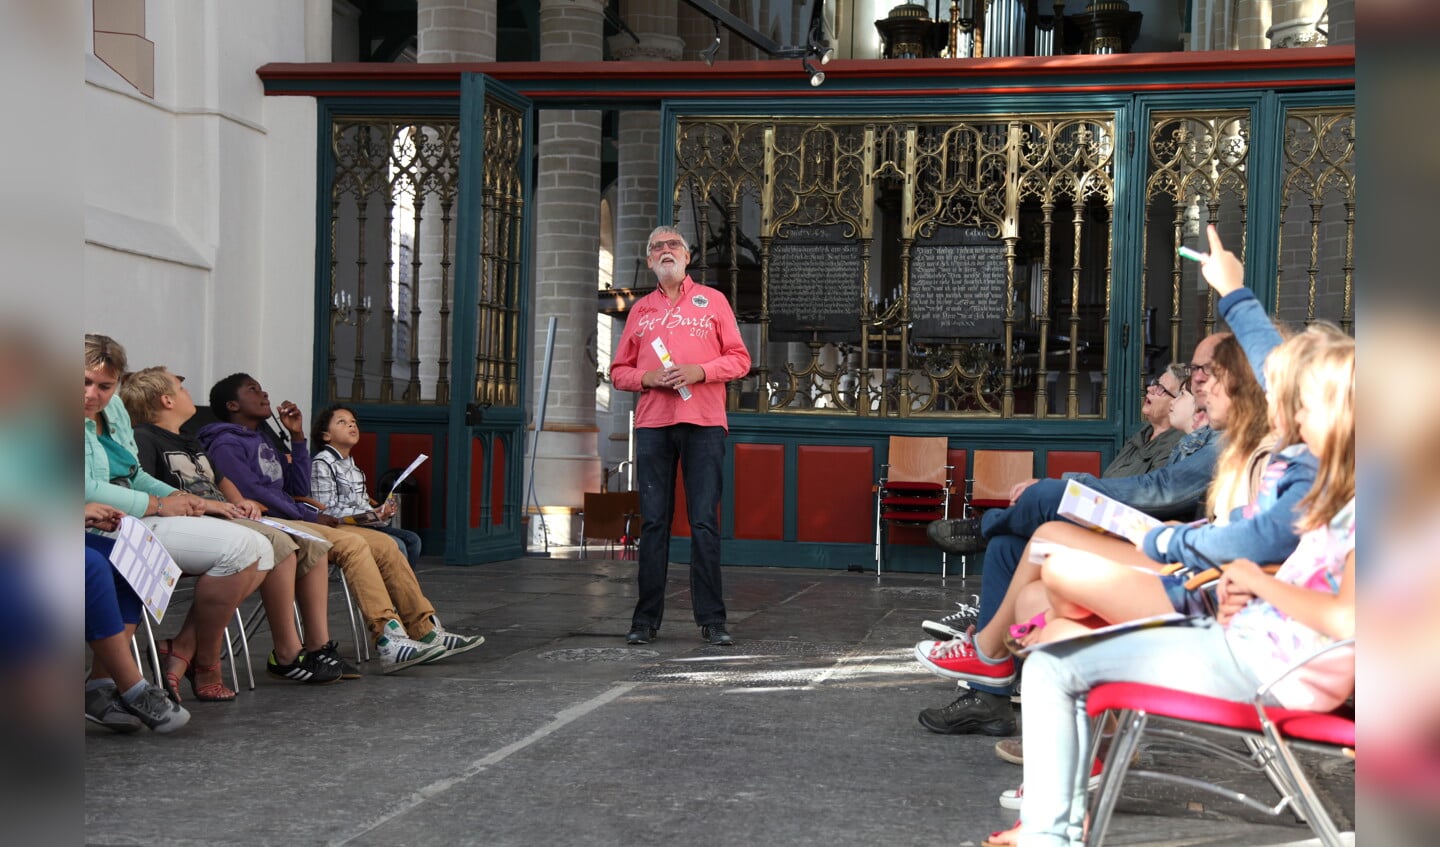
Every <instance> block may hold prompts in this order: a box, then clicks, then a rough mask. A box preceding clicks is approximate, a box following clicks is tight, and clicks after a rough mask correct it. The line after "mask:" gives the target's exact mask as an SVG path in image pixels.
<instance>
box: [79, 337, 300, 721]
mask: <svg viewBox="0 0 1440 847" xmlns="http://www.w3.org/2000/svg"><path fill="white" fill-rule="evenodd" d="M125 363H126V362H125V350H124V348H122V347H121V346H120V345H119V344H118V343H116V342H115V340H114V339H112V338H110V337H108V336H104V335H86V336H85V501H86V502H87V503H104V504H105V505H107V506H113V507H115V508H117V509H119V510H121V511H122V512H124V513H125V514H127V515H130V516H132V517H136V518H139V519H141V520H142V521H144V522H145V525H146V526H147V527H149V529H150V531H151V532H152V533H154V534H155V537H156V538H157V539H158V540H159V541H160V543H161V544H163V545H164V546H165V549H166V551H168V552H169V553H170V556H171V557H172V558H173V559H174V560H175V563H176V564H177V565H179V566H180V570H182V571H184V572H185V573H187V574H190V575H193V576H198V577H199V579H198V580H197V581H196V583H195V598H194V602H193V603H192V604H191V607H190V613H189V614H188V615H186V616H185V622H184V623H183V624H182V625H181V627H180V631H179V632H178V633H176V634H175V637H174V638H172V639H167V640H165V641H162V642H161V644H160V647H159V650H160V653H161V655H162V656H164V657H165V687H166V689H167V690H168V691H169V692H170V696H171V697H173V698H175V700H176V701H177V702H178V701H179V700H180V677H181V676H182V675H183V676H186V677H188V678H189V679H190V687H191V690H192V691H193V692H194V694H195V698H196V699H197V700H233V699H235V692H234V691H232V690H231V689H230V688H228V687H226V685H225V684H224V683H223V682H222V681H221V676H220V642H221V640H222V638H223V637H224V635H225V626H226V624H228V623H229V621H230V617H231V616H232V615H234V614H235V608H236V606H238V605H240V601H241V600H243V599H244V598H246V597H247V596H249V595H250V593H251V592H252V591H254V590H255V589H256V587H257V586H259V584H260V581H261V580H262V579H264V577H265V572H266V571H268V570H269V569H270V568H272V567H274V565H275V561H274V553H273V549H272V547H271V545H270V542H269V541H267V540H266V539H265V537H264V536H262V535H260V534H259V533H258V532H255V531H254V530H251V529H247V528H245V527H243V526H240V525H238V524H232V523H229V522H228V521H226V520H215V519H214V517H220V518H230V517H233V516H234V515H232V514H230V512H232V511H233V510H234V509H235V507H234V506H233V505H231V504H229V503H216V502H213V501H209V500H205V499H204V498H201V497H196V496H194V495H192V494H187V493H185V492H183V491H179V490H177V489H175V488H172V487H170V486H169V485H166V484H165V483H163V482H161V481H160V480H158V479H155V478H154V477H152V476H150V475H149V474H147V473H146V472H145V471H144V470H143V469H141V468H140V462H139V460H137V459H136V458H135V455H136V449H135V435H134V431H133V430H132V428H131V426H130V415H129V414H128V413H127V412H126V411H125V406H124V404H123V403H121V402H120V398H118V397H116V396H115V393H116V391H115V390H116V388H118V387H119V385H120V379H121V376H122V374H124V372H125ZM207 515H213V516H214V517H206V516H207ZM96 665H97V666H96V667H95V668H94V670H93V672H92V678H97V679H98V678H103V677H105V676H107V675H108V670H107V669H106V668H105V667H103V664H102V663H99V662H97V663H96Z"/></svg>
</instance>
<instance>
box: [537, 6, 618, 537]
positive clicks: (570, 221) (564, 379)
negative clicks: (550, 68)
mask: <svg viewBox="0 0 1440 847" xmlns="http://www.w3.org/2000/svg"><path fill="white" fill-rule="evenodd" d="M602 11H603V3H602V2H601V0H541V2H540V59H541V60H542V61H560V62H599V61H601V60H602V59H603V58H604V52H603V42H602V39H603V37H604V33H603V22H604V21H603V17H602ZM539 125H540V150H539V159H540V163H539V183H538V187H537V190H536V196H535V212H534V214H535V260H534V267H535V291H534V296H533V297H532V298H531V304H532V309H531V312H532V314H533V315H534V327H533V328H534V338H533V345H532V347H531V350H532V355H533V358H532V360H531V361H532V363H533V367H532V369H531V373H532V377H533V382H532V385H533V386H534V387H535V392H536V393H535V394H534V395H533V398H532V403H533V405H532V408H535V409H538V408H539V388H540V377H541V372H542V369H543V367H544V363H545V361H544V360H545V334H546V325H547V322H548V319H549V318H550V317H552V316H554V317H555V318H557V331H556V336H555V357H554V362H553V366H552V368H551V373H550V394H549V399H548V405H547V408H546V415H545V429H544V433H543V435H540V436H538V440H537V441H533V442H532V444H533V445H535V448H534V449H535V455H536V461H535V499H536V501H538V504H539V507H540V509H541V510H542V511H544V512H546V521H545V523H546V529H547V531H548V532H549V543H550V544H551V545H554V544H564V543H569V542H571V541H572V540H574V535H573V532H572V531H571V530H570V527H569V521H568V518H567V516H566V514H565V513H566V512H568V510H569V509H572V508H578V507H579V506H580V505H581V504H582V503H583V501H584V494H585V492H586V491H599V490H600V462H599V453H598V449H597V443H596V441H597V437H596V436H597V429H596V425H595V367H594V365H592V364H590V361H589V357H588V352H587V348H588V342H589V339H590V338H591V336H592V334H593V333H594V331H595V315H596V296H595V292H596V289H597V288H598V285H599V282H598V279H599V267H598V264H599V252H600V112H599V111H595V110H572V109H545V110H542V111H541V112H540V115H539ZM531 437H532V438H536V437H537V436H536V433H535V432H534V431H532V433H531ZM535 505H536V504H535V503H527V504H526V507H527V510H533V509H534V508H535ZM537 531H538V526H537V522H535V521H532V522H531V539H532V542H531V543H532V545H538V544H539V543H541V539H539V537H538V536H537V535H536V533H537Z"/></svg>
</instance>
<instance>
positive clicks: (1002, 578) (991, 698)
mask: <svg viewBox="0 0 1440 847" xmlns="http://www.w3.org/2000/svg"><path fill="white" fill-rule="evenodd" d="M1228 336H1229V333H1217V334H1215V335H1210V336H1207V337H1205V338H1204V339H1201V341H1200V343H1199V344H1196V345H1195V355H1194V356H1193V357H1192V358H1191V360H1190V363H1189V364H1188V365H1184V366H1181V367H1180V368H1178V369H1179V370H1182V371H1183V372H1184V375H1185V376H1188V377H1189V379H1190V389H1191V392H1192V393H1193V394H1194V396H1195V405H1196V407H1197V408H1204V406H1205V402H1206V392H1207V389H1208V387H1209V384H1210V380H1211V378H1212V377H1213V376H1214V374H1213V373H1212V372H1211V370H1210V366H1211V365H1212V363H1213V362H1214V360H1215V348H1216V347H1217V346H1219V344H1220V342H1221V341H1222V340H1223V339H1225V338H1226V337H1228ZM1162 379H1164V380H1165V382H1164V384H1163V388H1164V391H1165V392H1166V393H1168V392H1170V391H1172V390H1174V388H1178V386H1179V384H1180V381H1181V379H1183V377H1182V375H1181V374H1175V373H1170V372H1168V371H1167V373H1166V374H1164V375H1163V376H1162ZM1171 379H1176V380H1177V381H1176V382H1175V383H1174V388H1172V387H1171V384H1170V380H1171ZM1177 393H1178V392H1177ZM1150 397H1153V393H1151V394H1147V399H1149V398H1150ZM1167 399H1169V398H1167ZM1166 405H1167V406H1168V405H1169V404H1168V403H1167V404H1166ZM1220 446H1221V445H1220V439H1219V433H1218V432H1216V431H1215V430H1213V429H1211V428H1210V427H1209V426H1202V427H1200V428H1198V429H1196V430H1195V431H1194V432H1192V433H1190V434H1189V435H1186V436H1183V437H1182V438H1181V439H1180V440H1179V442H1178V443H1177V444H1176V446H1175V449H1174V450H1173V451H1171V453H1170V457H1169V460H1168V463H1167V464H1166V465H1165V467H1162V468H1160V469H1158V470H1154V471H1150V472H1149V473H1143V474H1139V475H1137V476H1129V477H1112V478H1105V479H1101V478H1099V477H1096V476H1094V475H1092V474H1084V473H1067V474H1065V475H1064V478H1062V479H1041V480H1030V481H1029V482H1022V483H1020V484H1019V485H1017V486H1016V487H1015V489H1014V490H1013V491H1012V492H1011V495H1010V496H1011V501H1012V502H1011V505H1010V506H1008V507H1006V508H1004V509H991V510H989V511H987V512H986V513H985V514H984V515H982V516H981V520H980V531H981V534H982V535H984V536H985V538H986V539H988V543H987V545H986V547H985V566H984V570H983V571H982V572H981V576H980V614H979V617H978V619H977V631H978V630H979V629H984V628H985V627H986V625H987V624H988V623H989V622H990V620H991V619H992V618H994V617H995V612H996V610H997V609H999V608H1000V603H1001V601H1003V600H1004V599H1005V591H1006V589H1007V588H1009V586H1010V580H1011V578H1012V577H1013V576H1014V575H1015V569H1016V568H1017V567H1018V566H1019V564H1020V557H1021V555H1022V554H1023V553H1024V551H1025V545H1026V543H1027V542H1028V541H1029V540H1030V536H1031V535H1032V534H1034V532H1035V530H1036V529H1039V527H1040V525H1041V524H1044V523H1047V522H1049V521H1054V520H1060V519H1061V518H1060V500H1061V498H1062V497H1063V496H1064V494H1065V482H1066V480H1067V479H1075V480H1078V481H1080V482H1081V483H1084V484H1085V485H1086V486H1089V487H1090V488H1093V489H1095V490H1096V491H1098V492H1100V493H1101V494H1104V495H1105V496H1107V497H1110V498H1113V499H1115V500H1118V501H1120V502H1121V503H1124V504H1126V505H1128V506H1131V507H1132V508H1136V509H1139V510H1141V511H1143V512H1147V513H1149V514H1150V515H1153V516H1154V517H1157V518H1160V519H1161V520H1168V519H1181V520H1190V519H1191V518H1193V517H1194V516H1195V512H1196V510H1197V509H1198V508H1199V506H1200V504H1201V503H1202V502H1204V500H1205V491H1206V489H1207V488H1208V487H1209V485H1210V478H1211V476H1213V475H1214V472H1215V462H1216V460H1217V459H1218V458H1219V456H1220ZM932 537H934V536H933V535H932ZM958 635H959V637H961V638H966V639H968V638H969V636H967V635H966V634H964V633H958ZM969 645H970V646H969V652H970V653H971V654H973V655H974V658H975V665H976V668H977V670H978V671H983V670H984V669H985V668H986V667H993V668H994V669H995V674H994V676H995V684H994V685H982V684H979V683H975V682H971V683H968V684H969V688H968V690H962V692H961V695H960V697H959V698H958V699H956V700H955V701H954V702H953V703H951V704H950V705H948V706H944V707H940V708H934V709H925V710H924V711H922V712H921V713H920V723H921V725H922V726H924V727H925V728H926V729H928V730H930V731H931V732H938V733H942V734H947V735H960V734H968V733H979V734H984V735H995V736H1009V735H1014V734H1015V728H1016V727H1015V709H1014V706H1012V705H1011V703H1010V695H1011V694H1012V693H1013V691H1014V671H1013V662H1010V656H1009V654H1008V653H1005V652H1004V651H1003V650H1001V651H998V653H999V655H990V654H987V653H986V652H984V651H982V650H980V649H978V648H976V647H975V645H974V641H973V640H969ZM1007 668H1008V669H1009V670H1008V676H1007V671H1006V669H1007Z"/></svg>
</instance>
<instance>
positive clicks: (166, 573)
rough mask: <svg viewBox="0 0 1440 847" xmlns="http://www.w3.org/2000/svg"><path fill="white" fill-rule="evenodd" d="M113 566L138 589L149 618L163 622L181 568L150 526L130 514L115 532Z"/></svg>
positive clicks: (121, 520)
mask: <svg viewBox="0 0 1440 847" xmlns="http://www.w3.org/2000/svg"><path fill="white" fill-rule="evenodd" d="M110 563H111V564H113V565H114V566H115V570H117V571H119V572H120V575H121V576H123V577H125V581H126V582H128V583H130V587H131V588H133V589H135V593H136V594H137V595H138V596H139V597H140V601H141V602H142V603H144V604H145V608H146V609H147V610H149V612H150V617H152V618H154V619H155V622H156V623H160V620H161V618H163V617H165V609H166V607H168V606H169V605H170V595H171V594H173V593H174V591H175V583H176V582H178V581H179V580H180V566H179V565H177V564H175V560H174V559H172V558H170V553H169V551H167V550H166V549H165V545H163V544H161V543H160V541H159V540H158V539H157V538H155V534H154V533H152V532H151V531H150V527H148V526H146V525H145V524H144V522H142V521H140V520H138V519H137V518H133V517H131V516H129V515H126V516H125V517H123V518H121V519H120V526H119V528H118V529H117V530H116V532H115V547H114V549H112V550H111V551H110Z"/></svg>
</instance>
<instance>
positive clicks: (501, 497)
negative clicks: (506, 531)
mask: <svg viewBox="0 0 1440 847" xmlns="http://www.w3.org/2000/svg"><path fill="white" fill-rule="evenodd" d="M505 455H506V453H505V439H503V438H499V437H497V438H496V439H495V460H494V463H493V464H491V465H490V523H491V524H493V525H494V526H503V525H504V523H505ZM479 523H480V522H479V521H478V520H477V521H476V522H475V524H476V525H477V526H478V525H479Z"/></svg>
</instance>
